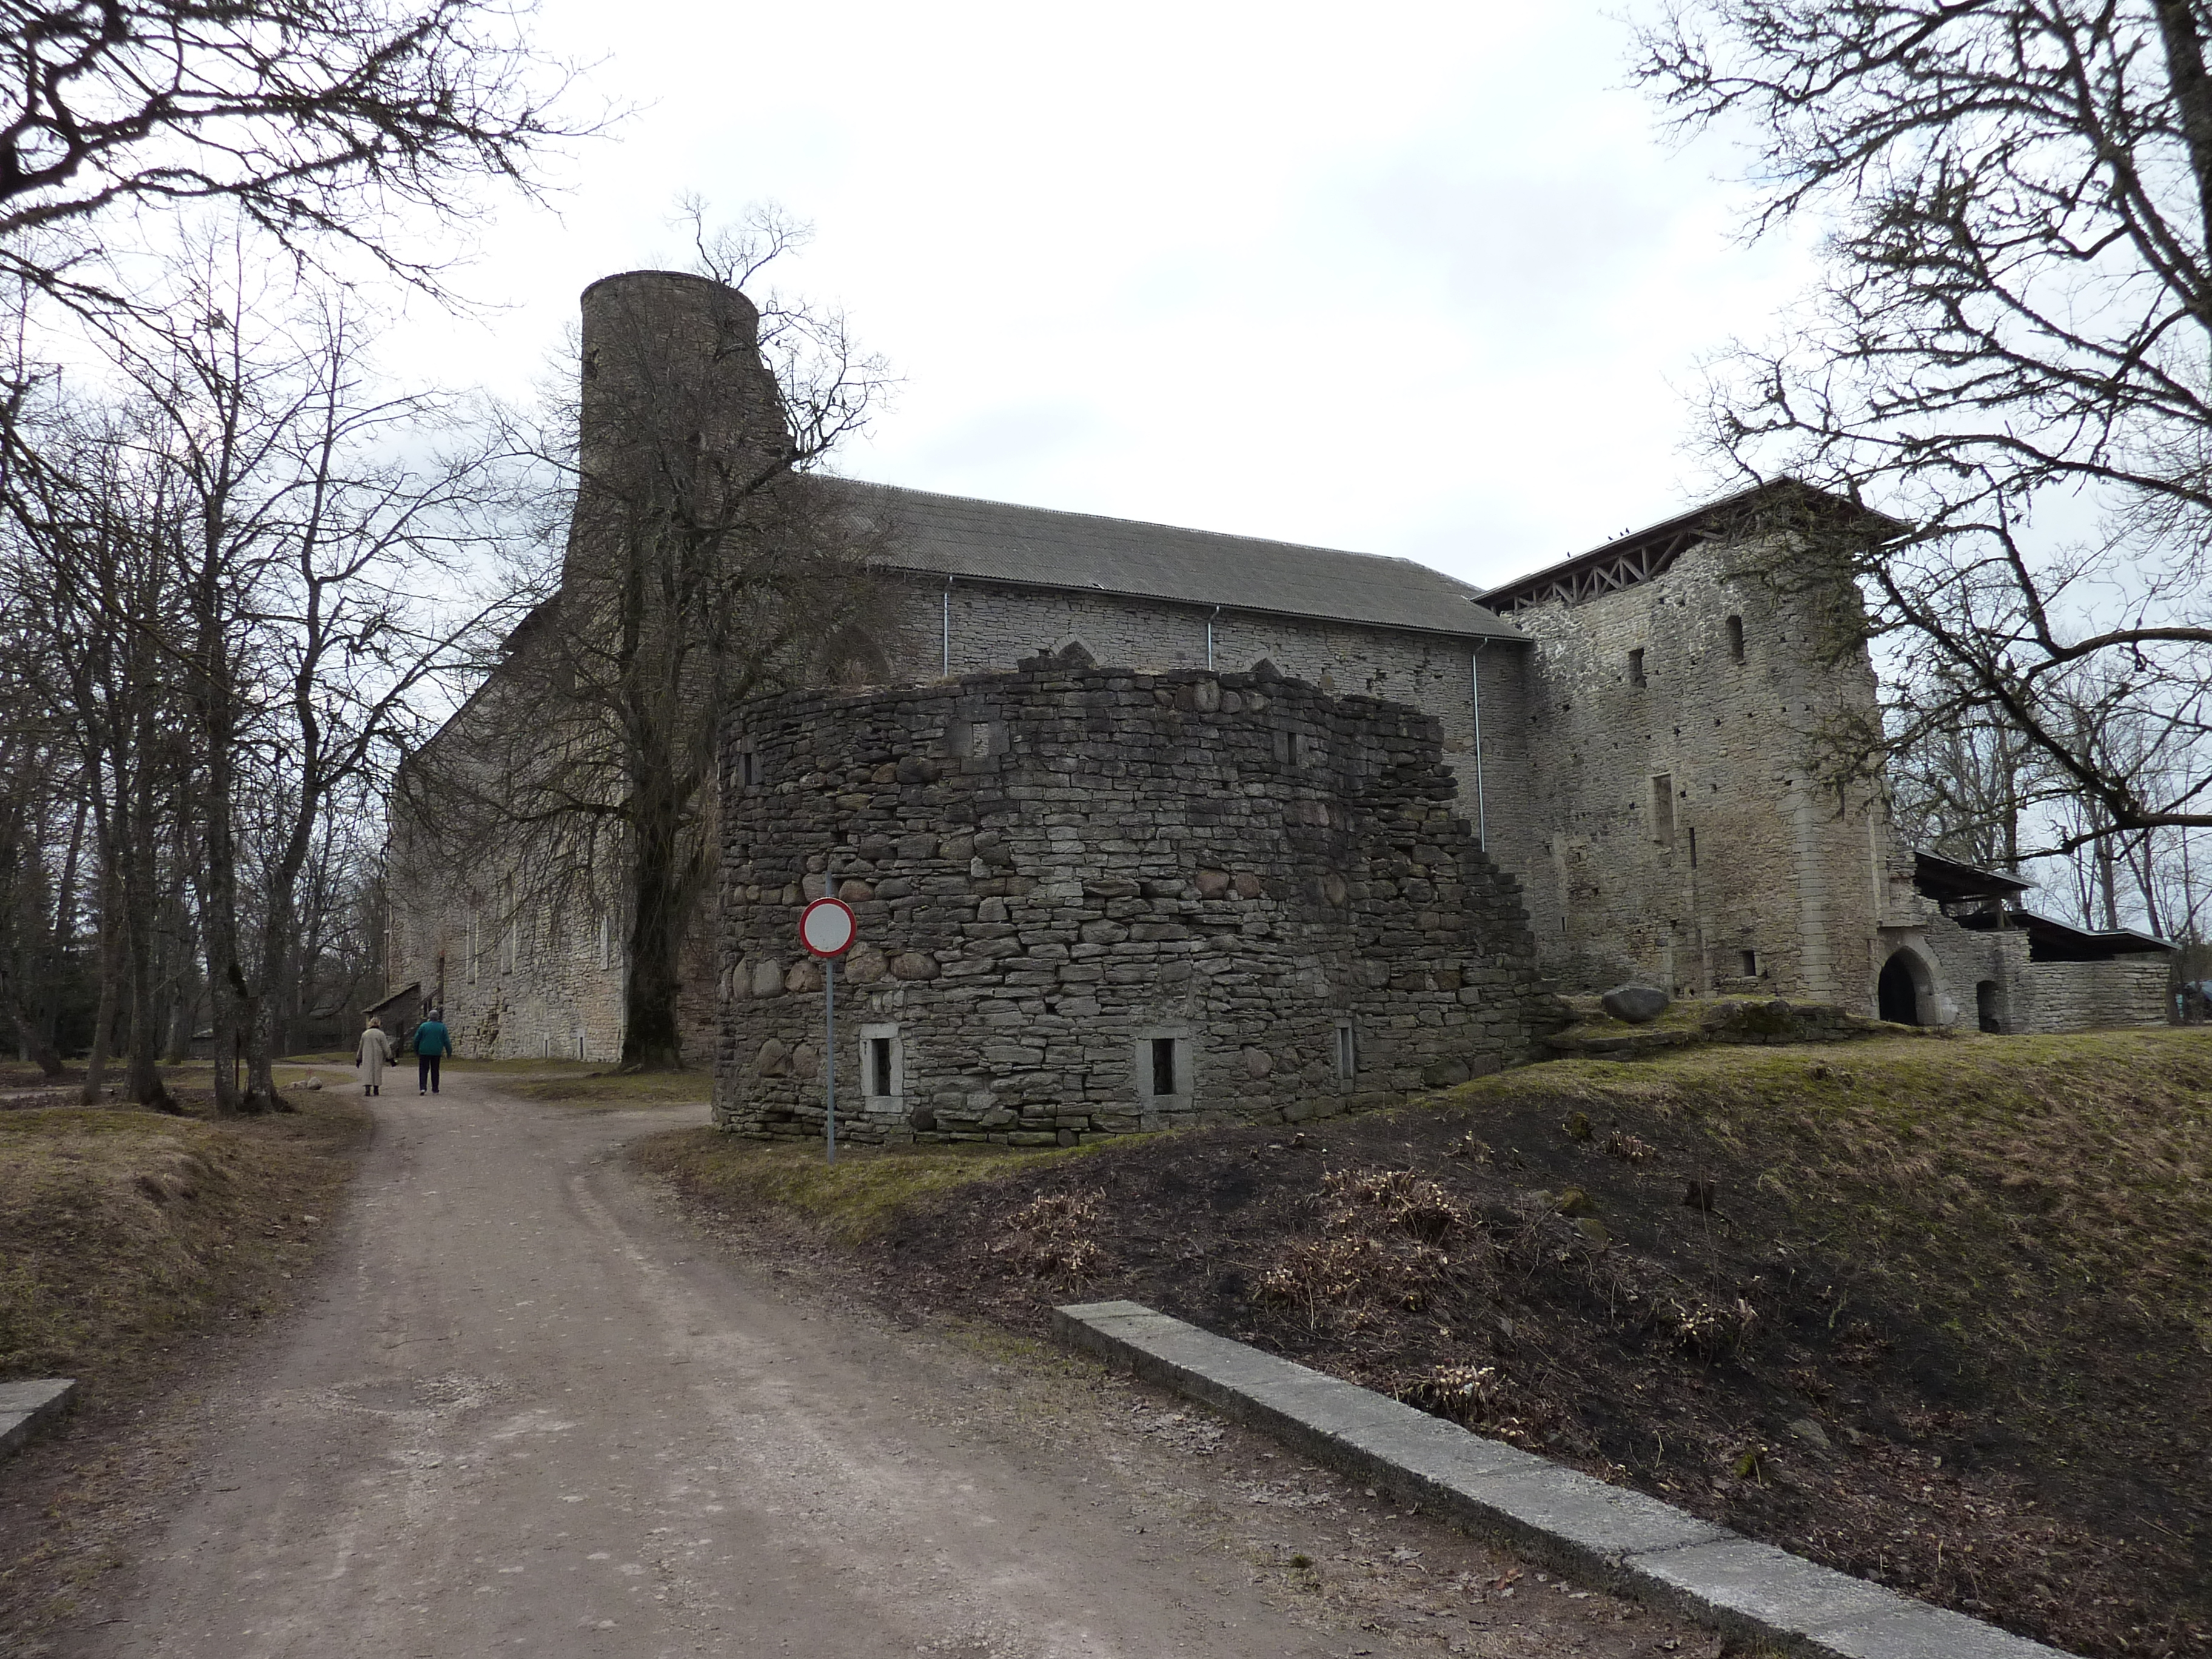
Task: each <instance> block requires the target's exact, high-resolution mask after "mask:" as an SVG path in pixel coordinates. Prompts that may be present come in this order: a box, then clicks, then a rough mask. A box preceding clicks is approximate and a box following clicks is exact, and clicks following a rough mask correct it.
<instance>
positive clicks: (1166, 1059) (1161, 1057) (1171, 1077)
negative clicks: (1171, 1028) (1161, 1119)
mask: <svg viewBox="0 0 2212 1659" xmlns="http://www.w3.org/2000/svg"><path fill="white" fill-rule="evenodd" d="M1152 1092H1153V1093H1154V1094H1156V1095H1172V1094H1176V1093H1179V1092H1180V1091H1178V1090H1177V1089H1176V1040H1175V1039H1174V1038H1173V1037H1154V1038H1153V1039H1152Z"/></svg>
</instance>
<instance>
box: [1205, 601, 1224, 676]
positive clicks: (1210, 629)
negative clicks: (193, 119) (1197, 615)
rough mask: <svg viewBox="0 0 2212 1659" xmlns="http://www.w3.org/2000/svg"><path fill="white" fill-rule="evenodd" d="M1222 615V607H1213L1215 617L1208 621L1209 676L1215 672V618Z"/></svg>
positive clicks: (1207, 658) (1207, 619) (1207, 654)
mask: <svg viewBox="0 0 2212 1659" xmlns="http://www.w3.org/2000/svg"><path fill="white" fill-rule="evenodd" d="M1220 614H1221V607H1220V606H1219V605H1215V606H1214V607H1213V616H1210V617H1207V618H1206V672H1207V673H1209V674H1210V673H1212V671H1213V617H1218V616H1219V615H1220Z"/></svg>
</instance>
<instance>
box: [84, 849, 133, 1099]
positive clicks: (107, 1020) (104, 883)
mask: <svg viewBox="0 0 2212 1659" xmlns="http://www.w3.org/2000/svg"><path fill="white" fill-rule="evenodd" d="M112 871H113V864H112V860H111V859H108V858H105V857H103V858H102V859H101V860H100V1003H99V1006H98V1007H97V1008H96V1009H95V1010H94V1012H93V1016H92V1052H91V1054H88V1055H87V1056H86V1058H85V1062H84V1094H83V1097H82V1098H83V1100H84V1103H85V1104H86V1105H88V1106H90V1105H94V1104H96V1103H98V1102H99V1101H100V1099H101V1098H102V1097H104V1096H105V1094H106V1087H107V1055H108V1041H109V1036H110V1031H111V1029H112V1027H113V1025H114V1024H115V1003H116V992H117V985H116V981H117V980H118V978H119V977H120V976H121V973H122V968H123V951H122V946H121V941H120V939H118V935H119V934H120V933H121V932H122V926H121V920H120V918H119V917H118V915H117V912H118V910H119V909H120V908H122V907H121V904H120V902H118V897H117V895H116V891H115V888H116V881H115V877H114V875H113V873H112Z"/></svg>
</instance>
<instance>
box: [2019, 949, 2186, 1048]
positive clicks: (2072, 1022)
mask: <svg viewBox="0 0 2212 1659" xmlns="http://www.w3.org/2000/svg"><path fill="white" fill-rule="evenodd" d="M2013 995H2014V998H2015V1003H2016V1005H2018V1006H2021V1014H2022V1018H2021V1024H2020V1025H2019V1027H2018V1029H2019V1030H2023V1031H2098V1030H2112V1029H2114V1028H2117V1027H2122V1026H2130V1025H2164V1024H2167V1023H2168V1022H2169V1019H2170V1018H2171V1016H2170V1015H2169V1014H2168V1012H2167V1009H2168V1006H2169V1001H2170V975H2169V972H2168V969H2167V967H2166V958H2165V957H2163V956H2140V957H2114V958H2112V960H2111V961H2109V962H2037V963H2029V964H2028V968H2027V973H2026V974H2025V975H2022V978H2021V984H2020V985H2019V987H2017V988H2016V989H2015V991H2014V993H2013Z"/></svg>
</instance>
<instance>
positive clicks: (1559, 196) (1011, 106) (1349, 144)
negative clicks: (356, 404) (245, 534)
mask: <svg viewBox="0 0 2212 1659" xmlns="http://www.w3.org/2000/svg"><path fill="white" fill-rule="evenodd" d="M1606 9H1607V10H1612V9H1615V8H1613V7H1611V6H1607V8H1606ZM538 32H539V40H540V44H541V45H542V46H544V47H545V48H547V49H548V50H550V51H552V52H558V53H561V54H563V55H566V56H569V57H572V58H598V59H600V60H601V61H600V62H599V65H598V67H597V68H596V70H593V71H592V76H591V82H590V90H591V93H592V94H593V95H596V96H599V97H602V98H605V99H608V100H611V101H614V102H616V103H627V104H633V105H636V106H640V107H639V109H638V112H636V113H635V115H633V116H632V117H631V118H629V119H628V120H627V121H625V122H623V123H622V124H621V125H619V126H618V127H617V128H616V129H615V131H613V132H612V134H611V136H610V137H607V138H605V139H603V140H599V141H597V142H594V143H588V144H585V145H581V146H579V147H578V149H576V151H575V153H574V157H573V159H572V161H570V163H569V164H568V165H566V166H565V167H561V168H559V169H557V170H556V178H557V179H558V181H559V182H560V184H561V185H562V186H563V188H562V192H561V193H560V195H559V196H558V197H556V200H555V203H554V205H553V208H552V210H550V211H548V210H543V209H538V208H532V207H529V206H526V205H523V204H517V203H514V202H513V201H508V202H505V203H502V204H498V205H497V206H496V208H495V210H494V211H493V212H492V213H491V214H489V216H486V217H484V218H483V220H482V221H481V222H479V224H478V225H477V232H476V234H477V242H478V246H479V249H480V252H479V254H478V257H477V260H476V262H475V263H474V264H473V265H472V266H471V268H470V269H469V270H467V271H466V272H465V275H464V276H463V278H462V281H461V283H460V286H461V287H462V288H463V289H464V290H465V291H466V292H468V293H470V294H471V295H475V296H477V297H478V298H480V299H483V300H487V301H497V302H499V303H500V304H501V307H503V308H502V309H501V310H500V311H499V312H498V313H497V314H496V315H495V316H494V317H492V318H491V319H489V320H479V321H475V322H465V323H453V322H451V321H447V320H441V319H438V318H436V317H435V316H434V315H429V314H421V315H417V316H416V317H415V318H414V319H411V320H410V323H409V324H408V325H406V326H404V328H402V329H401V330H400V331H398V333H397V334H396V336H395V337H394V339H393V341H392V362H393V366H394V367H396V368H401V369H404V370H407V371H409V372H411V373H418V374H429V375H434V376H435V377H436V378H439V379H441V380H446V381H447V382H449V383H451V382H454V381H476V382H482V383H484V384H488V385H490V386H494V387H495V388H497V389H500V390H501V391H504V392H510V393H512V392H520V391H521V390H523V389H524V388H525V387H526V386H527V385H528V384H529V383H530V382H531V380H532V379H533V378H534V377H536V376H538V374H541V373H542V371H543V368H544V363H545V362H546V360H547V357H548V356H549V354H550V352H551V351H552V350H553V349H554V348H555V347H556V345H557V343H558V342H559V340H560V338H561V336H562V330H563V329H564V327H566V326H567V325H568V324H569V323H570V321H571V320H572V319H573V318H574V313H575V304H576V295H577V294H578V292H579V290H580V289H582V288H583V286H584V285H585V284H586V283H589V282H590V281H592V279H593V278H595V277H598V276H605V275H606V274H608V273H609V272H612V271H617V270H629V269H635V268H638V267H641V266H651V265H655V264H671V263H675V264H680V263H682V262H683V259H684V246H683V243H682V240H681V238H680V237H679V236H678V234H677V233H676V232H675V231H673V230H672V229H671V225H670V221H671V216H672V215H673V212H674V209H675V204H676V202H677V199H678V197H680V196H682V195H683V194H684V193H685V192H696V193H697V194H699V195H701V196H702V197H706V198H707V199H708V202H709V203H710V204H712V206H713V207H714V209H715V210H719V211H720V212H721V213H724V214H726V215H732V216H734V215H735V214H736V213H737V212H738V210H740V209H742V208H743V207H744V205H745V204H747V203H749V202H754V201H760V200H772V201H775V202H776V203H778V204H781V205H782V206H783V207H784V208H785V209H787V210H788V211H790V212H791V213H793V215H796V216H799V217H802V218H804V219H806V220H809V221H811V222H812V223H813V224H814V226H815V227H816V229H817V238H816V240H815V242H814V244H813V246H811V248H810V249H809V250H808V251H807V252H805V255H804V256H803V257H802V258H800V259H799V260H797V261H795V262H793V264H792V265H791V267H790V268H789V269H788V270H787V271H785V272H784V274H783V277H782V281H783V284H784V285H785V286H786V287H787V288H788V289H792V290H793V291H795V292H800V293H804V294H805V295H809V296H811V297H812V298H815V299H817V300H820V301H828V302H831V303H835V304H836V305H840V306H842V307H844V309H845V310H846V312H847V313H848V315H849V317H850V319H851V322H852V325H853V327H854V331H855V333H856V334H857V335H858V337H860V340H861V341H862V342H863V343H865V344H866V346H868V347H869V348H871V349H875V350H878V351H880V352H882V353H883V354H884V355H885V356H888V357H889V358H890V360H891V362H892V364H893V366H894V368H895V369H896V371H897V372H898V374H900V375H902V377H903V380H904V384H903V386H902V389H901V390H900V392H899V393H898V395H897V397H896V401H895V402H894V403H893V404H891V405H890V407H889V408H888V409H887V410H885V411H884V414H883V415H882V416H881V417H880V418H879V419H878V422H877V424H876V427H875V429H874V431H873V432H872V435H871V436H870V437H869V439H868V440H867V441H865V442H864V443H861V444H858V445H855V446H854V447H852V448H851V449H850V450H849V451H848V452H847V453H845V454H844V455H843V457H842V460H841V462H840V468H839V470H841V471H846V472H848V473H851V474H853V475H854V476H858V477H868V478H874V479H880V480H884V481H886V482H890V483H902V484H909V485H914V486H916V487H918V488H921V489H936V490H944V491H947V492H951V493H953V494H958V495H980V496H985V497H989V498H992V499H996V500H1003V501H1022V502H1029V503H1034V504H1036V505H1041V506H1046V507H1063V508H1067V509H1071V510H1074V511H1080V512H1091V513H1109V514H1113V515H1115V516H1118V517H1124V518H1133V519H1148V520H1159V521H1163V522H1167V523H1173V524H1182V525H1194V526H1201V527H1204V528H1207V529H1215V530H1226V531H1235V532H1245V533H1249V534H1255V535H1266V536H1273V537H1278V538H1283V539H1285V540H1291V541H1302V542H1311V543H1317V544H1322V545H1328V546H1336V547H1346V548H1354V549H1359V550H1365V551H1371V552H1381V553H1394V554H1402V555H1406V556H1411V557H1414V558H1418V559H1421V560H1423V561H1425V562H1428V563H1431V564H1433V565H1436V566H1438V567H1439V568H1443V569H1446V570H1449V571H1450V572H1452V573H1453V574H1457V575H1460V576H1462V577H1464V578H1466V579H1468V580H1474V581H1477V582H1486V581H1497V580H1504V579H1506V578H1508V577H1510V576H1512V575H1515V574H1520V573H1522V572H1523V571H1525V570H1528V569H1532V568H1536V567H1537V566H1540V565H1542V564H1546V563H1548V562H1553V560H1556V559H1559V558H1562V557H1565V556H1568V555H1569V554H1571V553H1573V552H1577V551H1580V550H1583V549H1584V548H1586V547H1589V546H1590V545H1593V544H1596V543H1597V542H1600V541H1602V540H1604V539H1605V538H1607V537H1609V536H1611V535H1613V534H1615V533H1618V532H1620V531H1621V530H1623V529H1626V528H1629V527H1631V526H1636V525H1640V524H1644V523H1647V522H1649V521H1650V520H1655V519H1658V518H1662V517H1664V516H1666V515H1667V514H1668V513H1673V512H1675V511H1679V510H1680V508H1681V507H1683V506H1685V505H1686V504H1687V503H1688V502H1689V501H1692V500H1693V499H1694V498H1695V496H1696V495H1698V494H1699V492H1700V490H1701V489H1702V488H1703V486H1704V485H1705V483H1706V480H1705V478H1704V477H1703V475H1702V474H1701V472H1700V471H1699V463H1698V462H1697V461H1696V460H1695V459H1694V458H1693V457H1692V456H1690V455H1688V454H1686V453H1684V449H1683V440H1684V438H1685V435H1686V433H1687V432H1688V431H1689V429H1690V426H1691V422H1692V403H1693V398H1694V394H1695V390H1696V386H1697V372H1696V365H1697V362H1698V361H1699V358H1700V356H1702V355H1704V354H1706V353H1708V352H1710V351H1711V350H1712V349H1714V348H1715V347H1717V346H1718V345H1720V344H1721V343H1723V342H1724V341H1725V340H1726V339H1727V338H1728V337H1729V334H1730V333H1731V332H1732V331H1733V332H1741V333H1751V334H1761V333H1764V332H1765V331H1767V330H1768V329H1769V328H1770V327H1771V325H1772V323H1771V319H1773V318H1774V317H1775V315H1776V313H1778V310H1779V309H1780V307H1782V306H1783V304H1784V302H1785V301H1787V299H1788V297H1789V296H1790V294H1791V293H1792V292H1793V291H1795V289H1796V288H1797V287H1798V286H1799V284H1800V283H1802V276H1803V265H1802V260H1801V259H1800V258H1797V257H1796V256H1793V255H1792V254H1791V253H1790V251H1789V250H1787V249H1783V248H1773V249H1766V248H1761V249H1756V250H1747V249H1746V248H1744V247H1743V246H1741V245H1740V244H1739V242H1738V241H1737V240H1735V226H1736V222H1737V216H1738V215H1737V200H1736V198H1735V197H1734V196H1733V195H1732V193H1731V192H1730V191H1729V190H1727V189H1725V188H1724V187H1723V185H1720V184H1719V183H1717V178H1718V177H1719V176H1720V175H1721V174H1722V173H1724V172H1725V171H1726V170H1727V169H1728V167H1729V165H1730V164H1731V161H1732V159H1733V158H1732V157H1731V156H1730V155H1729V154H1728V153H1727V152H1726V151H1725V150H1724V149H1722V148H1720V147H1719V146H1718V145H1717V144H1715V145H1710V146H1706V147H1700V148H1697V149H1690V150H1688V151H1680V150H1677V149H1674V148H1672V147H1671V146H1670V145H1669V144H1668V142H1667V141H1666V140H1665V139H1664V137H1663V136H1662V134H1661V132H1660V131H1659V130H1658V125H1657V123H1656V119H1655V118H1654V113H1653V111H1652V109H1651V108H1650V106H1649V105H1648V104H1647V103H1646V102H1645V101H1644V100H1643V99H1642V98H1641V97H1640V96H1639V95H1638V94H1635V93H1633V92H1632V91H1630V90H1628V89H1627V88H1626V79H1627V64H1628V51H1629V42H1628V36H1627V29H1626V25H1625V24H1624V23H1622V22H1621V21H1618V20H1617V19H1615V18H1611V17H1608V16H1607V15H1602V13H1601V10H1600V9H1599V8H1598V7H1597V6H1595V5H1583V4H1579V3H1574V4H1557V5H1552V6H1543V7H1532V6H1528V5H1525V4H1515V5H1506V4H1502V3H1495V0H1474V3H1468V0H1459V3H1453V4H1433V5H1431V4H1413V3H1405V4H1370V5H1368V6H1366V7H1364V8H1361V9H1357V10H1352V9H1346V8H1344V7H1342V6H1341V5H1334V6H1330V7H1327V8H1323V7H1320V6H1310V7H1309V6H1299V5H1291V4H1283V3H1272V4H1267V5H1264V6H1262V5H1257V4H1249V5H1248V4H1228V3H1206V0H1185V3H1182V4H1176V5H1151V4H1141V3H1139V4H1132V3H1123V4H1121V5H1118V6H1115V7H1113V8H1110V9H1109V8H1103V7H1099V8H1074V7H1057V6H1040V5H1037V4H1035V3H1030V4H1024V5H1004V6H997V5H985V4H974V3H960V0H953V3H945V4H939V5H935V6H930V7H920V6H915V5H912V4H889V3H849V0H848V3H816V4H812V5H804V6H790V5H785V6H775V7H770V6H737V7H733V6H730V5H727V4H713V3H706V0H623V3H622V4H620V5H613V4H610V3H608V0H546V3H545V7H544V12H543V13H542V15H541V17H540V21H539V31H538Z"/></svg>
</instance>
